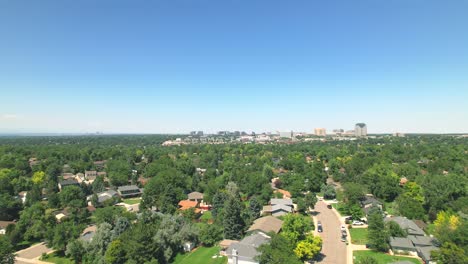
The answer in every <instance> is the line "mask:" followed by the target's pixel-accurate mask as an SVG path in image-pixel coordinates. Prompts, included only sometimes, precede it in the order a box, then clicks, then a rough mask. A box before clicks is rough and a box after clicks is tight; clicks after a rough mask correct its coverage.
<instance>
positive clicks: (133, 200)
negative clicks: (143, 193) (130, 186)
mask: <svg viewBox="0 0 468 264" xmlns="http://www.w3.org/2000/svg"><path fill="white" fill-rule="evenodd" d="M123 202H124V203H126V204H130V205H132V204H137V203H140V202H141V199H139V198H128V199H123Z"/></svg>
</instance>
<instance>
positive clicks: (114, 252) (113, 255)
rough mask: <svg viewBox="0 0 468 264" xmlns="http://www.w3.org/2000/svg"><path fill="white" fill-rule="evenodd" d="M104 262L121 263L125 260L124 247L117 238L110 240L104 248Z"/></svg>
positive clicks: (110, 263)
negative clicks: (105, 248)
mask: <svg viewBox="0 0 468 264" xmlns="http://www.w3.org/2000/svg"><path fill="white" fill-rule="evenodd" d="M104 259H105V261H106V263H109V264H123V263H125V261H126V258H125V249H124V246H123V243H122V241H120V240H119V239H117V240H114V241H112V242H111V243H110V244H109V247H108V248H107V250H106V255H105V257H104Z"/></svg>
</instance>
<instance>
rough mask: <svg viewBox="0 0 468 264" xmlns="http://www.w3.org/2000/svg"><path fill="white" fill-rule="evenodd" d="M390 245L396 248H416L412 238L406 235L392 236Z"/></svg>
mask: <svg viewBox="0 0 468 264" xmlns="http://www.w3.org/2000/svg"><path fill="white" fill-rule="evenodd" d="M390 247H391V248H392V249H396V250H416V249H415V247H414V246H413V243H412V242H411V240H409V238H406V237H391V238H390Z"/></svg>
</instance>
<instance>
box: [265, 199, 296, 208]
mask: <svg viewBox="0 0 468 264" xmlns="http://www.w3.org/2000/svg"><path fill="white" fill-rule="evenodd" d="M270 204H271V205H275V204H282V205H288V206H293V202H292V200H291V199H277V198H272V199H271V200H270Z"/></svg>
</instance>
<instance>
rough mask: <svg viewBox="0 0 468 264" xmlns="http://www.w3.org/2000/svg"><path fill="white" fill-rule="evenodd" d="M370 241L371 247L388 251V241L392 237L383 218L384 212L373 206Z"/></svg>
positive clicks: (370, 214)
mask: <svg viewBox="0 0 468 264" xmlns="http://www.w3.org/2000/svg"><path fill="white" fill-rule="evenodd" d="M368 230H369V233H368V241H369V244H370V246H371V248H373V249H375V250H378V251H382V252H387V251H388V241H389V239H390V237H389V234H388V232H387V230H386V229H385V224H384V221H383V218H382V213H381V212H380V210H379V209H378V208H375V209H374V208H373V209H371V211H370V212H369V227H368Z"/></svg>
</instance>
